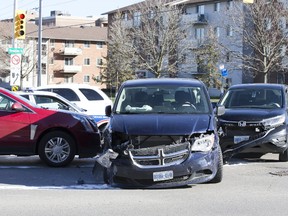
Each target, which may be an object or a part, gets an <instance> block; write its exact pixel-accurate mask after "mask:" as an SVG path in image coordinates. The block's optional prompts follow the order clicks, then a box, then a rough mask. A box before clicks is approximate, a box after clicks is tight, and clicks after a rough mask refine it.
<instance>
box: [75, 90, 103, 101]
mask: <svg viewBox="0 0 288 216" xmlns="http://www.w3.org/2000/svg"><path fill="white" fill-rule="evenodd" d="M79 90H80V91H81V93H82V94H83V95H84V96H85V97H86V98H87V99H88V100H89V101H94V100H104V99H103V97H102V96H101V95H100V94H99V93H98V92H96V91H95V90H93V89H86V88H79Z"/></svg>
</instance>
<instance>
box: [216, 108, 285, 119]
mask: <svg viewBox="0 0 288 216" xmlns="http://www.w3.org/2000/svg"><path fill="white" fill-rule="evenodd" d="M284 113H285V109H243V108H241V109H240V108H239V109H225V114H224V115H221V116H219V117H218V118H219V119H222V120H226V121H261V120H263V119H268V118H272V117H275V116H279V115H282V114H284Z"/></svg>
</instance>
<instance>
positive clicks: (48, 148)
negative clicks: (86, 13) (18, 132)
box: [38, 131, 76, 167]
mask: <svg viewBox="0 0 288 216" xmlns="http://www.w3.org/2000/svg"><path fill="white" fill-rule="evenodd" d="M38 154H39V157H40V158H41V160H43V161H44V162H45V163H46V164H47V165H48V166H52V167H62V166H66V165H68V164H69V163H70V162H71V161H72V160H73V159H74V157H75V154H76V146H75V142H74V140H73V138H72V137H71V136H70V135H69V134H67V133H65V132H62V131H53V132H49V133H47V134H46V135H45V136H43V138H42V139H41V140H40V142H39V146H38Z"/></svg>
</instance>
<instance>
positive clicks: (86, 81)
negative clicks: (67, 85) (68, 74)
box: [84, 75, 90, 83]
mask: <svg viewBox="0 0 288 216" xmlns="http://www.w3.org/2000/svg"><path fill="white" fill-rule="evenodd" d="M89 82H90V76H89V75H84V83H89Z"/></svg>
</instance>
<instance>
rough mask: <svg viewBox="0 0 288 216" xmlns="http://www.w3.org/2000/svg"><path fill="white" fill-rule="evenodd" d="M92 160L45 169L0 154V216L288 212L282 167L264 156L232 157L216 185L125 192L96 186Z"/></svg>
mask: <svg viewBox="0 0 288 216" xmlns="http://www.w3.org/2000/svg"><path fill="white" fill-rule="evenodd" d="M93 166H94V160H93V159H88V160H87V159H85V160H82V159H76V160H74V162H73V163H72V164H71V166H69V167H66V168H49V167H46V166H45V165H43V163H42V162H41V161H40V160H39V158H38V157H28V158H23V157H20V158H17V157H14V156H0V194H1V196H0V197H1V198H0V212H1V215H5V216H10V215H21V216H22V215H29V216H33V215H35V216H36V215H37V216H39V215H45V216H46V215H48V216H49V215H61V216H65V215H70V216H74V215H85V216H90V215H91V216H92V215H93V216H94V215H96V216H97V215H137V216H142V215H160V216H162V215H179V216H180V215H189V216H190V215H194V216H195V215H197V216H198V215H213V216H214V215H219V216H220V215H221V216H225V215H227V216H233V215H241V216H243V215H248V216H249V215H253V216H255V215H261V216H265V215H267V216H271V215H273V216H278V215H279V216H283V215H287V212H288V163H283V162H278V160H277V158H276V156H274V155H271V154H268V155H265V156H264V157H262V158H261V159H260V160H259V159H258V160H255V159H253V160H242V159H241V160H238V159H232V160H231V161H229V163H228V164H225V165H224V178H223V181H222V182H221V183H219V184H199V185H192V186H189V187H184V188H176V189H161V190H160V189H157V190H152V189H151V190H142V189H141V190H140V189H134V190H127V189H120V188H111V187H109V186H108V185H105V184H97V182H95V178H94V176H93V175H92V168H93Z"/></svg>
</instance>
